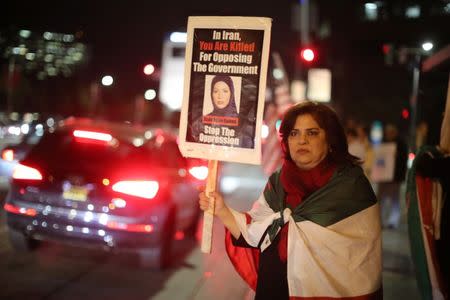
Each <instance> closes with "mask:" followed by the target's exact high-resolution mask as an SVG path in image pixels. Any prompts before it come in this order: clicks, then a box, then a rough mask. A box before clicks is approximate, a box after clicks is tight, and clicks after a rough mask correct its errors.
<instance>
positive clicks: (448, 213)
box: [415, 146, 450, 299]
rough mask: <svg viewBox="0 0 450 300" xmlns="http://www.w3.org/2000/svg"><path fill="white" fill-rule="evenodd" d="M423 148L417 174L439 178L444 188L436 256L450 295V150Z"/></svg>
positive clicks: (419, 157) (417, 165)
mask: <svg viewBox="0 0 450 300" xmlns="http://www.w3.org/2000/svg"><path fill="white" fill-rule="evenodd" d="M422 150H423V151H420V153H419V155H418V156H417V158H416V162H415V164H416V172H417V174H419V175H421V176H423V177H429V178H432V179H433V180H437V181H438V182H439V183H440V186H441V189H442V195H443V201H442V208H441V210H440V211H439V212H438V213H436V215H439V216H440V217H439V218H438V219H439V221H438V222H437V223H438V224H439V223H440V224H439V225H440V226H439V228H438V231H439V234H438V235H435V238H436V257H437V261H438V264H439V272H440V274H441V276H442V283H443V284H444V291H445V292H446V293H447V296H448V293H449V289H450V286H449V285H450V257H449V253H450V172H449V170H450V152H447V151H445V150H444V149H442V148H440V147H439V146H438V147H430V146H428V147H427V146H424V147H423V148H422ZM436 232H437V231H436ZM447 299H448V298H447Z"/></svg>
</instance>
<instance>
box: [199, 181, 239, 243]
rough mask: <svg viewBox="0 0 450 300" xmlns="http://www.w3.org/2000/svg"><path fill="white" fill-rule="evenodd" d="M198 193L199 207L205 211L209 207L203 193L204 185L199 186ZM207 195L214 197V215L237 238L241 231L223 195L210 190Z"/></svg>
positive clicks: (207, 199)
mask: <svg viewBox="0 0 450 300" xmlns="http://www.w3.org/2000/svg"><path fill="white" fill-rule="evenodd" d="M199 190H200V194H199V196H198V198H199V201H198V203H199V205H200V209H201V210H203V211H207V210H208V208H209V198H208V197H207V195H206V193H205V187H204V186H202V187H200V188H199ZM209 197H211V198H214V206H215V209H214V213H213V214H214V215H215V216H217V217H218V218H219V219H220V220H221V221H222V223H223V224H224V225H225V227H227V228H228V230H230V232H231V234H232V235H233V236H234V237H235V238H236V239H238V238H239V236H240V234H241V232H240V230H239V227H238V225H237V223H236V220H235V219H234V217H233V214H232V213H231V211H230V209H229V208H228V206H227V205H226V204H225V202H224V201H223V197H222V195H221V194H220V193H219V192H210V193H209Z"/></svg>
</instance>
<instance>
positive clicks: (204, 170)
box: [189, 166, 208, 180]
mask: <svg viewBox="0 0 450 300" xmlns="http://www.w3.org/2000/svg"><path fill="white" fill-rule="evenodd" d="M189 174H191V175H192V176H194V177H195V178H197V179H198V180H205V179H206V177H208V167H206V166H198V167H192V168H190V169H189Z"/></svg>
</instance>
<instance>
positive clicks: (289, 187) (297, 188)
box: [278, 159, 336, 262]
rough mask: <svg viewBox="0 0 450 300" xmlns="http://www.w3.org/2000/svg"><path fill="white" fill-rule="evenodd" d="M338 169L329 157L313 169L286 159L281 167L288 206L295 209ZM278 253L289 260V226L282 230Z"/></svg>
mask: <svg viewBox="0 0 450 300" xmlns="http://www.w3.org/2000/svg"><path fill="white" fill-rule="evenodd" d="M335 170H336V164H334V163H331V162H329V161H328V160H327V159H324V160H323V161H321V162H320V163H319V164H318V165H317V166H315V167H314V168H312V169H311V170H301V169H299V168H298V167H297V166H296V165H295V163H294V162H292V161H289V160H285V161H284V164H283V167H282V168H281V184H282V185H283V188H284V190H285V192H286V206H288V207H290V208H291V209H294V208H295V207H297V206H298V205H299V204H300V203H301V202H302V200H303V199H305V198H306V197H308V196H309V195H310V194H312V193H313V192H315V191H317V190H318V189H319V188H321V187H322V186H324V185H325V184H326V183H327V182H328V181H329V180H330V178H331V176H332V175H333V173H334V171H335ZM280 234H281V236H280V242H279V244H278V254H279V256H280V259H281V261H283V262H286V261H287V234H288V226H283V228H282V229H281V232H280Z"/></svg>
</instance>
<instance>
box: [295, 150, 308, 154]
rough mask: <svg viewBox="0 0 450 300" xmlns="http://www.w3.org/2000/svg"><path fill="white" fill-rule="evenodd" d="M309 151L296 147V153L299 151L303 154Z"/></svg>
mask: <svg viewBox="0 0 450 300" xmlns="http://www.w3.org/2000/svg"><path fill="white" fill-rule="evenodd" d="M308 152H309V150H307V149H298V150H297V153H299V154H305V153H308Z"/></svg>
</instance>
